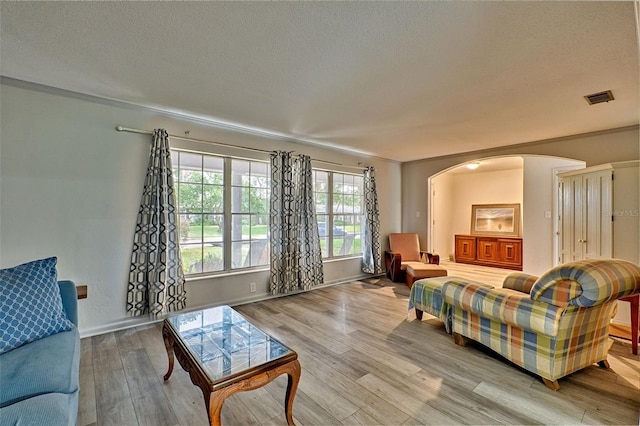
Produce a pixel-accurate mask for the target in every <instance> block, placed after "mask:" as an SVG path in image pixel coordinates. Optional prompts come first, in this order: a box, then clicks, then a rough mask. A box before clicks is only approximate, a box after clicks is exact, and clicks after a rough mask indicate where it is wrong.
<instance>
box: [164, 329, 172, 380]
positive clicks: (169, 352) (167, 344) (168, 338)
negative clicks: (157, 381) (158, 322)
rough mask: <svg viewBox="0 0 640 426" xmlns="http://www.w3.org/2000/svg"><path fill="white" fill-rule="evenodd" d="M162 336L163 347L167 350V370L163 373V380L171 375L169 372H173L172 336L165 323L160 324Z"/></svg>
mask: <svg viewBox="0 0 640 426" xmlns="http://www.w3.org/2000/svg"><path fill="white" fill-rule="evenodd" d="M162 337H163V339H164V347H165V349H166V350H167V357H169V370H168V371H167V374H165V375H164V379H165V380H169V377H171V373H173V363H174V355H173V337H172V336H171V333H170V332H169V330H168V329H167V325H166V324H163V325H162Z"/></svg>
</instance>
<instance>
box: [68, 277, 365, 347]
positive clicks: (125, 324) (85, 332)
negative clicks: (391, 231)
mask: <svg viewBox="0 0 640 426" xmlns="http://www.w3.org/2000/svg"><path fill="white" fill-rule="evenodd" d="M372 276H375V275H369V274H359V275H356V276H353V277H350V278H342V279H340V280H339V281H334V282H330V283H324V284H321V285H318V286H315V287H313V288H312V289H310V290H301V291H298V292H293V293H288V294H260V295H253V296H250V297H243V298H239V299H233V300H226V301H220V302H219V303H216V304H214V305H211V304H203V305H197V306H190V307H189V308H187V309H185V310H183V311H180V313H188V312H194V311H199V310H202V309H207V308H212V307H214V306H221V305H229V306H239V305H246V304H248V303H255V302H261V301H263V300H270V299H275V298H277V297H283V296H291V295H294V294H300V293H306V292H307V291H313V290H317V289H321V288H326V287H332V286H335V285H340V284H346V283H349V282H353V281H358V280H362V279H366V278H371V277H372ZM171 315H175V312H171V313H167V314H163V315H158V316H157V317H150V316H145V317H136V318H125V319H122V320H120V321H115V322H112V323H109V324H105V325H101V326H98V327H92V328H88V329H80V330H79V331H80V338H84V337H92V336H98V335H100V334H105V333H113V332H115V331H120V330H126V329H128V328H132V327H140V326H143V325H149V324H154V323H157V322H160V321H164V319H165V318H167V317H169V316H171Z"/></svg>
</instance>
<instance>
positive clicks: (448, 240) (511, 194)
mask: <svg viewBox="0 0 640 426" xmlns="http://www.w3.org/2000/svg"><path fill="white" fill-rule="evenodd" d="M434 185H435V187H436V188H438V189H437V190H436V194H435V195H434V196H433V203H434V205H437V206H438V208H437V211H438V216H439V217H440V218H444V217H447V218H448V220H447V221H444V220H441V221H440V222H441V224H440V226H438V225H437V223H436V229H434V228H433V227H432V228H431V232H432V233H433V234H434V237H435V238H436V240H437V241H438V243H439V246H440V247H436V249H437V250H435V251H436V252H438V253H439V254H440V255H441V256H447V257H449V255H451V254H453V253H454V251H455V240H454V235H455V234H469V233H470V232H471V205H472V204H520V205H522V185H523V182H522V169H521V168H520V169H511V170H501V171H492V172H482V171H478V170H475V171H474V172H472V173H465V174H452V173H450V172H449V173H443V174H441V175H438V176H437V177H435V178H433V179H432V180H431V186H432V189H433V187H434ZM445 188H446V189H445ZM432 193H433V191H432ZM445 208H448V210H444V209H445Z"/></svg>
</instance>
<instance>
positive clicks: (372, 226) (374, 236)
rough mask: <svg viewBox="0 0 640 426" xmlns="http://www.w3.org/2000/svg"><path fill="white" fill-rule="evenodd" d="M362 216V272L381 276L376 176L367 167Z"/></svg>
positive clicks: (372, 170) (373, 171) (372, 169)
mask: <svg viewBox="0 0 640 426" xmlns="http://www.w3.org/2000/svg"><path fill="white" fill-rule="evenodd" d="M364 216H365V217H364V221H363V222H364V223H363V228H362V229H363V230H362V237H363V238H362V272H365V273H367V274H381V273H382V251H381V248H380V217H379V212H378V193H377V192H376V176H375V169H374V168H373V167H367V168H366V169H365V170H364Z"/></svg>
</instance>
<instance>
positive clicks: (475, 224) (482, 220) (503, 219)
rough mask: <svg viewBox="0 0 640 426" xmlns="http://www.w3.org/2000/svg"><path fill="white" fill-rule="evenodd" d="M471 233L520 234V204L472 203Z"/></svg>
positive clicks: (515, 235)
mask: <svg viewBox="0 0 640 426" xmlns="http://www.w3.org/2000/svg"><path fill="white" fill-rule="evenodd" d="M471 234H472V235H498V236H508V237H519V236H520V204H473V205H472V206H471Z"/></svg>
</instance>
